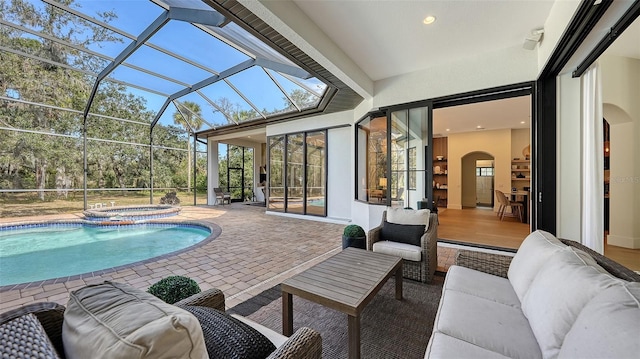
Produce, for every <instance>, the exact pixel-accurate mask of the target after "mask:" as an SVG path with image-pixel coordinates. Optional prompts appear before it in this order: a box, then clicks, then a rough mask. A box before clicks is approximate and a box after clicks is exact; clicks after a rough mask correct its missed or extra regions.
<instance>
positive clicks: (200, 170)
mask: <svg viewBox="0 0 640 359" xmlns="http://www.w3.org/2000/svg"><path fill="white" fill-rule="evenodd" d="M229 14H230V13H229V12H227V10H226V9H225V8H224V7H223V6H221V5H219V3H218V2H216V1H197V0H164V1H160V0H151V1H143V0H139V1H95V0H93V1H91V0H89V1H87V0H76V1H74V0H64V1H53V0H43V1H39V0H11V1H9V0H0V60H1V61H2V64H1V67H0V136H1V140H0V202H1V203H2V209H1V212H2V213H0V215H1V216H15V215H34V214H41V213H56V212H61V211H72V210H79V209H83V208H88V207H89V206H92V205H94V204H101V205H102V204H107V203H111V204H114V203H115V204H116V205H126V204H148V203H158V202H159V201H160V198H161V197H162V196H163V195H165V194H166V193H167V192H173V191H175V192H177V194H178V197H179V198H180V199H181V204H182V205H189V204H205V203H206V201H207V196H206V193H207V190H208V186H210V185H209V183H208V181H207V178H208V175H207V168H208V166H207V160H216V161H217V160H218V159H207V138H206V137H205V136H198V134H199V133H202V132H203V131H208V133H211V130H219V129H228V128H232V127H243V126H246V125H247V124H250V123H254V122H261V121H265V120H268V119H270V118H276V117H278V116H280V117H282V116H283V115H286V114H291V113H294V114H295V113H304V111H306V110H309V109H314V108H317V107H318V106H320V104H321V103H322V102H323V99H325V98H326V97H327V96H328V94H330V93H331V92H332V91H334V89H333V88H332V87H331V86H328V85H327V84H326V83H325V82H323V81H320V80H319V79H318V78H317V77H314V76H313V75H311V74H310V73H309V72H308V71H306V70H304V69H303V68H301V67H300V66H298V65H296V63H294V62H293V61H291V60H290V59H289V58H288V57H286V56H284V55H282V54H281V52H278V51H276V50H274V49H273V48H272V47H270V46H269V45H267V44H266V43H265V42H263V41H261V40H260V39H259V37H258V36H255V35H256V34H255V33H252V32H251V31H250V29H247V26H244V25H243V24H242V23H238V22H237V21H236V22H234V18H233V17H232V16H229ZM234 151H235V150H234ZM242 158H243V159H242V165H243V166H242V168H244V166H250V165H248V164H247V161H248V160H249V159H251V161H253V156H252V154H251V156H250V155H249V154H246V156H245V157H242ZM221 167H222V166H221ZM237 168H239V167H238V164H233V163H232V164H228V165H227V167H226V169H225V170H226V171H227V172H229V171H230V172H233V171H237ZM225 175H227V174H225ZM220 177H221V178H222V176H220ZM232 177H233V176H232ZM240 177H241V179H240V181H242V183H237V181H236V180H235V177H233V178H234V179H232V180H229V178H230V177H228V176H227V177H226V178H227V179H226V186H227V187H228V188H227V190H229V189H231V188H230V187H233V186H235V187H238V188H237V190H239V191H241V192H242V193H244V192H243V191H244V188H245V187H250V186H249V185H247V184H246V183H245V182H247V181H257V180H258V179H257V178H253V177H254V176H253V175H247V176H244V175H243V176H240ZM222 182H223V183H222V184H223V185H225V183H224V181H222ZM231 182H232V183H231ZM254 186H255V185H254Z"/></svg>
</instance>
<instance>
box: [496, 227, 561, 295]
mask: <svg viewBox="0 0 640 359" xmlns="http://www.w3.org/2000/svg"><path fill="white" fill-rule="evenodd" d="M566 247H567V246H566V245H565V244H564V243H562V242H560V240H558V239H557V238H556V237H554V236H553V235H552V234H550V233H548V232H545V231H541V230H537V231H535V232H532V233H531V234H529V235H528V236H527V238H525V240H524V241H523V242H522V244H521V245H520V248H518V253H516V255H515V256H514V257H513V260H512V261H511V264H510V265H509V270H508V272H507V276H508V277H509V281H511V285H512V286H513V289H514V290H515V292H516V294H517V295H518V298H519V299H520V301H521V302H522V300H523V299H524V296H525V295H526V293H527V291H528V290H529V286H530V285H531V282H532V281H533V278H534V277H535V276H536V274H537V273H538V271H539V270H540V268H542V266H543V264H544V262H545V261H546V260H547V259H548V258H549V257H550V256H551V255H552V254H553V253H555V252H557V251H559V250H561V249H564V248H566Z"/></svg>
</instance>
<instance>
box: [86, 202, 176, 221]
mask: <svg viewBox="0 0 640 359" xmlns="http://www.w3.org/2000/svg"><path fill="white" fill-rule="evenodd" d="M142 208H153V209H155V210H154V211H141V210H139V209H142ZM127 209H128V210H129V211H123V213H124V214H113V213H108V212H110V211H118V210H127ZM137 209H138V211H136V210H137ZM181 211H182V207H180V206H172V205H168V204H164V205H163V204H160V205H157V204H147V205H137V206H111V207H107V206H104V207H99V208H92V209H87V210H84V211H83V212H82V214H83V215H84V216H85V219H86V220H89V221H94V222H95V221H108V220H110V221H113V220H116V221H121V219H119V218H125V219H124V220H128V221H129V220H130V221H136V220H150V219H159V218H166V217H171V216H176V215H178V214H179V213H180V212H181Z"/></svg>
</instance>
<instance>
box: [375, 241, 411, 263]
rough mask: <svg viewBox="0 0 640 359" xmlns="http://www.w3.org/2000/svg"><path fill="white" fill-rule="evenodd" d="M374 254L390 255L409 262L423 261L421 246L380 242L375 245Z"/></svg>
mask: <svg viewBox="0 0 640 359" xmlns="http://www.w3.org/2000/svg"><path fill="white" fill-rule="evenodd" d="M372 249H373V251H374V252H378V253H384V254H389V255H392V256H396V257H402V259H406V260H408V261H414V262H420V260H421V259H422V252H421V250H420V247H419V246H414V245H412V244H407V243H400V242H392V241H379V242H376V243H374V244H373V247H372Z"/></svg>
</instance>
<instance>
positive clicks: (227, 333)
mask: <svg viewBox="0 0 640 359" xmlns="http://www.w3.org/2000/svg"><path fill="white" fill-rule="evenodd" d="M182 308H184V309H185V310H186V311H188V312H190V313H191V314H193V315H194V316H195V317H196V318H198V321H199V322H200V326H201V327H202V332H203V334H204V343H205V345H206V346H207V353H208V354H209V358H212V359H213V358H229V359H264V358H266V357H268V356H269V354H271V353H272V352H273V351H274V350H276V346H275V345H273V343H272V342H271V341H270V340H269V339H267V337H265V336H264V335H262V333H260V332H259V331H258V330H256V329H254V328H252V327H251V326H249V325H248V324H246V323H243V322H241V321H240V320H238V319H236V318H234V317H232V316H230V315H228V314H227V313H224V312H221V311H219V310H217V309H213V308H207V307H197V306H184V307H182Z"/></svg>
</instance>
